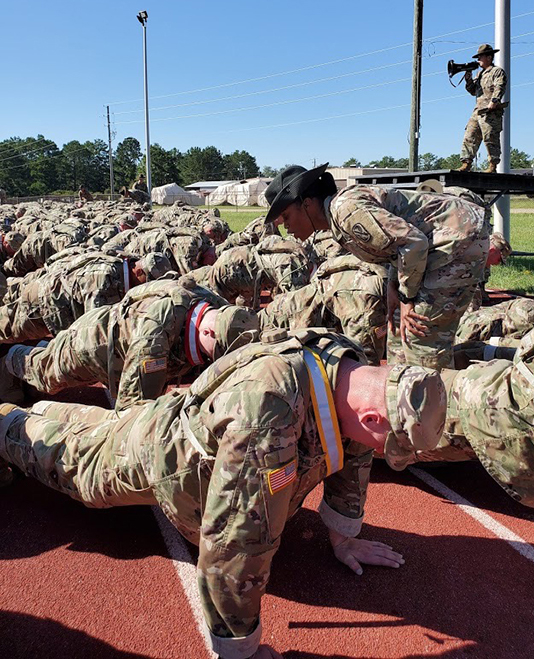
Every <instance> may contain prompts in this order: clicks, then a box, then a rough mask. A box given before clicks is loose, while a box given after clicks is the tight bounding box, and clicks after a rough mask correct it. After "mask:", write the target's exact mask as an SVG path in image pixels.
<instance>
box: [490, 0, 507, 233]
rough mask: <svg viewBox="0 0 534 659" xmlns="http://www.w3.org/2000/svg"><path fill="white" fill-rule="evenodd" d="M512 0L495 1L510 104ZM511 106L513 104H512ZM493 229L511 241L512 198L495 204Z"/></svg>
mask: <svg viewBox="0 0 534 659" xmlns="http://www.w3.org/2000/svg"><path fill="white" fill-rule="evenodd" d="M510 4H511V3H510V0H495V48H496V49H497V48H498V49H499V51H500V52H498V53H496V54H495V64H496V65H497V66H500V67H501V68H503V69H504V70H505V71H506V75H507V76H508V85H507V87H506V94H505V95H504V98H503V99H502V100H503V101H508V102H510V87H511V71H510ZM510 105H511V104H510ZM510 105H509V106H508V107H507V108H506V109H505V111H504V117H503V129H502V132H501V151H502V154H501V162H500V163H499V164H498V165H497V171H498V172H499V174H507V173H509V172H510V111H511V107H510ZM493 228H494V230H495V231H500V233H502V234H503V235H504V237H505V238H506V240H508V241H509V240H510V196H509V195H503V196H502V197H501V198H500V199H499V200H498V201H497V202H496V204H495V213H494V217H493Z"/></svg>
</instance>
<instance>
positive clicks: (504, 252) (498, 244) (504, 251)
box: [490, 231, 512, 265]
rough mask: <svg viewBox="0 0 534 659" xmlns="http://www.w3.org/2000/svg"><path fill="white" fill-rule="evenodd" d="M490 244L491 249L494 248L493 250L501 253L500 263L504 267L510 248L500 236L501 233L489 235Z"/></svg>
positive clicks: (510, 251)
mask: <svg viewBox="0 0 534 659" xmlns="http://www.w3.org/2000/svg"><path fill="white" fill-rule="evenodd" d="M490 244H491V245H492V247H495V249H498V250H499V252H500V253H501V263H502V264H503V265H504V264H505V263H506V259H507V258H508V257H509V256H510V254H511V253H512V246H511V245H510V243H509V242H508V241H507V240H506V238H505V237H504V236H503V235H502V233H499V232H498V231H496V232H495V233H492V234H491V236H490Z"/></svg>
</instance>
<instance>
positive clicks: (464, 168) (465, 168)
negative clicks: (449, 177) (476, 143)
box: [456, 160, 473, 172]
mask: <svg viewBox="0 0 534 659" xmlns="http://www.w3.org/2000/svg"><path fill="white" fill-rule="evenodd" d="M472 166H473V161H472V160H463V161H462V164H461V166H460V167H458V169H457V170H456V171H457V172H470V171H471V167H472Z"/></svg>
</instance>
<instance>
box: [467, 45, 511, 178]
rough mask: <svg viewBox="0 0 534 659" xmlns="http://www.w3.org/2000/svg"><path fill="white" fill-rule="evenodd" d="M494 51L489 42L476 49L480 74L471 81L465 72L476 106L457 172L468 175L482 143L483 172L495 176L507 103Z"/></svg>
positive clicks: (502, 77)
mask: <svg viewBox="0 0 534 659" xmlns="http://www.w3.org/2000/svg"><path fill="white" fill-rule="evenodd" d="M498 52H499V51H498V50H495V49H494V48H492V47H491V45H490V44H489V43H483V44H482V45H480V46H479V47H478V51H477V53H476V55H473V58H474V59H476V60H477V61H478V65H479V66H480V68H481V69H482V71H481V72H480V73H479V74H478V75H477V76H476V77H475V79H473V77H472V73H471V71H470V70H466V71H465V88H466V90H467V91H468V92H469V93H470V94H471V95H472V96H476V99H477V104H476V107H475V109H474V110H473V114H472V115H471V118H470V119H469V121H468V123H467V126H466V127H465V134H464V141H463V143H462V152H461V159H462V166H461V167H460V168H459V171H460V172H468V171H469V170H470V169H471V166H472V164H473V160H474V159H475V156H476V154H477V152H478V149H479V147H480V143H481V142H482V140H484V144H485V145H486V148H487V150H488V159H489V166H488V168H487V169H486V170H485V171H486V172H488V173H491V174H493V173H495V172H496V171H497V164H498V163H499V162H500V160H501V140H500V134H501V130H502V117H503V114H504V108H505V107H506V106H507V105H508V103H503V102H502V98H503V96H504V94H505V92H506V81H507V78H506V73H505V71H504V69H501V68H500V67H499V66H495V65H494V64H493V56H494V55H495V53H498ZM465 68H468V67H467V66H466V67H465ZM462 70H465V69H462Z"/></svg>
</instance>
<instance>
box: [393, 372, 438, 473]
mask: <svg viewBox="0 0 534 659" xmlns="http://www.w3.org/2000/svg"><path fill="white" fill-rule="evenodd" d="M386 406H387V413H388V420H389V423H390V425H391V432H390V433H389V435H388V437H387V439H386V443H385V445H384V454H385V458H386V462H387V463H388V465H389V466H390V467H391V468H392V469H395V471H402V470H403V469H404V468H405V467H407V466H408V465H409V464H410V463H411V462H413V455H414V453H415V452H416V451H430V450H432V449H434V448H435V447H436V446H437V444H438V442H439V439H440V437H441V434H442V432H443V428H444V426H445V417H446V414H447V394H446V392H445V385H444V384H443V380H442V379H441V376H440V374H439V373H438V372H437V371H434V370H432V369H430V368H423V367H422V366H407V365H405V364H396V365H395V366H394V367H393V368H392V369H391V371H390V373H389V375H388V378H387V381H386Z"/></svg>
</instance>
